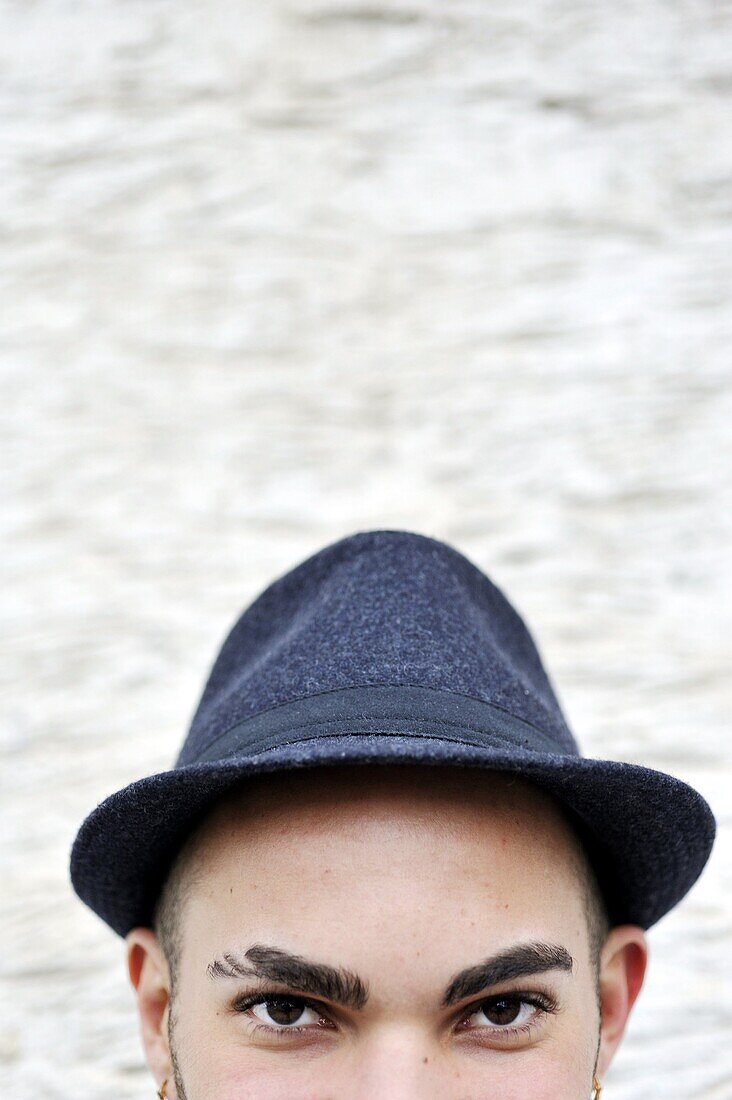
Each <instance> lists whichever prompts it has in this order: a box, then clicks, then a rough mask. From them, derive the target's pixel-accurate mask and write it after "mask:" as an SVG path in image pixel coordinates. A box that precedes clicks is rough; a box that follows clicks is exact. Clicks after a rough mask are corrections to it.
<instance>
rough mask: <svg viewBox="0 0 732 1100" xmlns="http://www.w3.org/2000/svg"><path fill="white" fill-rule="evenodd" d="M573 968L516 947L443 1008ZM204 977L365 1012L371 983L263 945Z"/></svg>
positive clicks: (550, 954) (561, 953)
mask: <svg viewBox="0 0 732 1100" xmlns="http://www.w3.org/2000/svg"><path fill="white" fill-rule="evenodd" d="M573 966H574V962H573V959H572V956H571V955H570V953H569V952H568V951H567V949H566V948H565V947H561V946H560V945H559V944H550V943H519V944H515V945H513V946H512V947H507V948H505V949H504V950H503V951H500V952H499V953H498V954H496V955H491V956H490V957H489V958H487V959H483V960H482V961H481V962H479V963H476V964H475V965H473V966H469V967H466V969H465V970H461V971H459V972H458V973H457V974H455V975H454V976H453V977H452V978H451V979H450V981H449V983H448V985H447V988H446V989H445V993H444V995H443V998H442V1002H441V1004H442V1007H443V1008H448V1007H449V1006H450V1005H453V1004H456V1003H457V1002H458V1001H461V1000H463V998H465V997H470V996H473V995H475V994H476V993H480V992H481V991H482V990H484V989H489V988H490V987H491V986H494V985H498V984H499V983H500V982H508V981H514V980H515V979H517V978H528V977H531V976H532V975H535V974H545V973H547V972H548V971H550V970H563V971H569V972H571V971H572V968H573ZM206 973H207V974H208V976H209V978H211V979H213V980H217V979H220V978H261V979H264V980H266V981H270V982H277V983H278V984H280V985H286V986H289V988H290V989H292V990H297V991H298V992H299V993H307V994H310V995H312V996H315V997H321V998H323V999H324V1000H328V1001H332V1002H333V1003H334V1004H339V1005H342V1006H344V1007H346V1008H353V1009H361V1008H363V1006H364V1005H365V1004H366V1002H367V1000H368V996H369V988H368V982H364V981H362V980H361V978H359V976H358V974H354V973H353V972H352V971H350V970H346V969H344V968H343V967H334V966H328V965H327V964H326V963H316V962H311V961H310V960H308V959H305V958H303V957H302V956H301V955H293V954H290V953H289V952H288V951H282V950H281V949H280V948H277V947H271V946H268V945H267V944H261V943H257V944H254V945H253V946H252V947H250V948H249V949H248V950H247V951H246V952H244V954H243V955H238V954H236V953H234V952H226V953H225V954H224V955H221V956H219V957H218V958H216V959H214V960H213V962H210V963H209V964H208V966H207V967H206Z"/></svg>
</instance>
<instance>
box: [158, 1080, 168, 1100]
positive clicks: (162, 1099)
mask: <svg viewBox="0 0 732 1100" xmlns="http://www.w3.org/2000/svg"><path fill="white" fill-rule="evenodd" d="M167 1087H168V1078H167V1077H166V1078H165V1080H164V1081H163V1083H162V1085H161V1086H160V1088H159V1089H158V1100H165V1098H166V1096H167V1095H168V1094H167V1092H166V1091H165V1090H166V1089H167Z"/></svg>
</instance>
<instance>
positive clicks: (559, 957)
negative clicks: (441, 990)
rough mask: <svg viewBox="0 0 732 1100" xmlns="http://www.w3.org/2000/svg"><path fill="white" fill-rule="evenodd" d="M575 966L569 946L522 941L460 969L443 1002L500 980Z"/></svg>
mask: <svg viewBox="0 0 732 1100" xmlns="http://www.w3.org/2000/svg"><path fill="white" fill-rule="evenodd" d="M573 966H574V962H573V960H572V956H571V955H570V953H569V951H567V949H566V947H560V946H559V945H558V944H553V943H519V944H516V945H515V946H514V947H507V948H506V949H505V951H501V952H499V953H498V954H497V955H492V956H491V957H490V958H488V959H484V960H483V962H479V963H476V965H475V966H469V967H467V969H465V970H461V971H460V973H459V974H456V975H455V976H454V978H453V979H452V980H451V982H450V984H449V985H448V987H447V989H446V990H445V995H444V997H443V998H442V1004H443V1007H445V1008H447V1007H448V1006H449V1005H453V1004H455V1003H456V1002H457V1001H462V999H463V998H464V997H472V996H474V995H475V994H476V993H481V992H482V991H483V990H484V989H490V987H491V986H494V985H498V984H499V982H511V981H515V979H516V978H530V977H531V976H532V975H533V974H546V973H547V971H549V970H569V971H570V972H571V970H572V967H573Z"/></svg>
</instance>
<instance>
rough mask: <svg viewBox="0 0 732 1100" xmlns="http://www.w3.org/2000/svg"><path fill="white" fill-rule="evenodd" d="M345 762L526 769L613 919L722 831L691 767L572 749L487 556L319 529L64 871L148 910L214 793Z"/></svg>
mask: <svg viewBox="0 0 732 1100" xmlns="http://www.w3.org/2000/svg"><path fill="white" fill-rule="evenodd" d="M344 763H352V764H359V763H415V764H426V765H429V764H433V765H434V764H441V765H444V764H450V765H455V766H458V767H472V768H485V769H490V770H497V771H502V772H509V773H514V774H517V775H521V776H524V777H525V778H526V779H529V780H531V781H533V782H534V783H536V784H537V785H538V786H539V787H541V788H543V789H544V790H546V791H548V792H549V793H550V794H551V795H553V796H554V797H555V798H556V799H557V800H558V801H559V803H560V804H561V806H562V807H563V809H564V810H565V812H566V813H567V815H568V816H569V818H570V819H571V821H572V823H573V824H574V826H575V827H576V828H577V830H578V832H579V833H580V834H581V836H582V839H583V841H584V843H585V844H586V846H587V849H588V852H589V854H590V857H591V859H592V861H593V864H594V867H595V870H596V872H597V875H598V879H599V881H600V885H601V887H602V889H603V892H604V895H605V899H606V902H607V906H608V910H609V914H610V917H611V920H612V921H613V922H614V923H626V922H630V923H633V924H639V925H641V927H643V928H648V927H650V925H652V924H654V923H655V922H656V921H658V920H659V918H660V917H662V916H663V915H664V914H665V913H667V912H668V910H669V909H671V908H672V907H673V906H674V905H675V904H676V903H677V902H678V901H680V899H681V898H682V897H683V896H684V895H685V894H686V893H687V891H688V890H689V889H690V888H691V886H692V885H693V884H694V882H695V881H696V879H697V878H698V877H699V875H700V874H701V871H702V869H703V867H704V865H705V863H706V861H707V859H708V857H709V853H710V851H711V848H712V844H713V841H714V834H715V821H714V817H713V815H712V812H711V810H710V808H709V806H708V805H707V803H706V802H705V800H704V799H703V798H702V796H701V795H700V794H698V793H697V792H696V791H695V790H694V789H693V788H691V787H690V786H688V785H687V784H686V783H683V782H681V781H680V780H678V779H675V778H673V777H672V776H670V775H666V774H664V773H663V772H659V771H654V770H652V769H649V768H645V767H641V766H639V765H635V764H627V763H622V762H619V761H611V760H597V759H591V758H587V757H584V756H582V755H581V753H580V750H579V748H578V745H577V742H576V741H575V739H574V737H573V735H572V733H571V731H570V729H569V727H568V725H567V722H566V720H565V717H564V715H563V713H562V710H561V707H560V704H559V702H558V700H557V697H556V694H555V692H554V689H553V687H552V684H551V682H550V680H549V678H548V675H547V672H546V670H545V668H544V666H543V664H542V660H541V657H540V655H539V652H538V649H537V646H536V643H535V642H534V640H533V638H532V636H531V634H530V633H529V630H528V628H527V627H526V624H525V623H524V621H523V619H522V618H521V616H520V615H519V614H518V612H517V611H516V610H515V608H514V607H513V606H512V605H511V603H510V602H509V601H508V599H507V598H506V596H505V595H504V594H503V593H502V592H501V590H500V589H499V588H498V587H497V586H496V585H495V584H494V583H493V582H492V581H491V580H490V579H489V578H488V577H487V576H486V575H485V573H483V572H482V571H481V570H480V569H479V568H478V567H477V566H476V565H474V564H473V563H472V562H471V561H470V560H469V559H468V558H467V557H465V555H463V554H461V553H460V552H459V551H457V550H456V549H455V548H454V547H452V546H450V545H448V544H447V543H445V542H441V541H439V540H437V539H434V538H430V537H428V536H426V535H422V534H418V533H416V532H413V531H403V530H372V531H360V532H357V533H355V534H352V535H349V536H347V537H345V538H342V539H339V540H338V541H337V542H333V543H331V544H330V545H328V546H326V547H324V548H323V549H322V550H320V551H319V552H318V553H316V554H313V555H312V556H311V557H309V558H307V559H306V560H305V561H303V562H301V563H300V564H299V565H297V566H296V567H294V568H293V569H291V570H290V571H289V572H287V573H285V574H284V575H283V576H281V577H279V578H278V579H276V580H274V581H273V582H272V583H271V584H270V585H268V586H267V587H266V588H265V589H264V591H263V592H261V594H260V595H259V596H258V597H257V598H256V599H255V600H254V601H253V603H251V604H250V606H249V607H247V608H246V609H245V610H244V611H243V612H242V614H241V615H240V616H239V618H238V619H237V620H236V622H235V623H234V624H233V626H232V627H231V629H230V631H229V633H228V635H227V636H226V638H225V639H224V642H223V644H222V646H221V649H220V651H219V653H218V655H217V657H216V659H215V661H214V664H213V666H212V668H211V670H210V673H209V676H208V679H207V682H206V684H205V687H204V690H203V694H202V696H201V699H200V702H199V703H198V706H197V708H196V710H195V713H194V715H193V718H192V721H191V724H190V728H189V730H188V733H187V736H186V738H185V741H184V743H183V745H182V748H181V750H180V753H179V754H178V758H177V760H176V761H175V764H174V765H173V767H172V768H171V769H169V770H167V771H163V772H158V773H156V774H155V775H150V776H146V777H144V778H142V779H138V780H136V781H135V782H133V783H131V784H129V785H128V786H126V787H124V788H123V789H122V790H119V791H117V792H115V793H114V794H112V795H110V796H109V797H108V798H106V799H104V801H103V802H101V803H100V804H99V805H98V806H97V807H96V808H95V809H93V810H92V811H91V812H90V813H89V815H88V816H87V817H86V819H85V820H84V821H83V823H82V825H81V827H80V829H79V831H78V833H77V835H76V838H75V840H74V843H73V846H72V850H71V863H70V870H71V881H72V884H73V887H74V889H75V891H76V893H77V894H78V895H79V897H80V898H81V900H82V901H83V902H84V903H85V904H86V905H88V906H89V907H90V908H91V909H92V910H93V911H94V912H95V913H97V914H98V916H99V917H101V919H102V920H103V921H105V922H106V923H107V924H108V925H109V926H110V927H111V928H113V929H114V931H115V932H117V933H118V934H119V935H121V936H124V935H126V933H127V932H128V931H129V930H130V929H131V928H133V927H135V926H136V925H145V926H149V925H150V924H151V923H152V915H153V909H154V905H155V901H156V898H157V896H158V894H159V891H160V888H161V886H162V883H163V881H164V878H165V875H166V872H167V870H168V868H169V867H170V864H171V862H172V860H173V858H174V856H175V854H176V852H177V851H178V849H179V848H180V846H181V844H182V843H183V841H184V840H185V838H186V837H187V836H188V834H189V833H190V831H191V830H192V829H193V828H194V826H195V825H196V824H197V822H198V821H199V820H201V819H202V817H203V816H204V815H205V814H206V812H207V811H208V810H209V809H210V808H211V807H212V805H213V803H214V802H215V800H216V799H217V798H218V797H219V796H220V795H222V794H223V793H224V792H225V791H227V790H229V789H230V788H231V787H232V786H234V785H235V784H238V783H239V782H240V781H241V780H242V778H244V777H246V776H251V775H255V774H257V773H261V772H271V771H281V770H285V769H291V768H304V767H312V766H324V765H329V764H330V765H332V764H344Z"/></svg>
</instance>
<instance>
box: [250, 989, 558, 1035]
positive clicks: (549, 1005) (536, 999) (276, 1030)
mask: <svg viewBox="0 0 732 1100" xmlns="http://www.w3.org/2000/svg"><path fill="white" fill-rule="evenodd" d="M509 997H510V998H511V1000H517V1001H520V1003H521V1004H522V1005H524V1004H530V1005H533V1006H534V1008H537V1009H539V1011H540V1012H542V1013H543V1014H544V1015H549V1014H551V1013H554V1012H556V1011H557V1003H556V1001H555V1000H554V999H553V998H552V997H549V996H548V995H547V994H546V993H539V992H531V993H528V992H523V991H522V990H511V991H510V993H504V994H495V995H494V996H493V997H483V998H482V999H481V1000H479V1001H475V1002H474V1003H473V1004H472V1005H468V1007H467V1008H466V1009H464V1010H463V1015H462V1016H461V1017H460V1020H459V1021H458V1022H459V1023H462V1022H463V1021H464V1020H466V1019H469V1018H470V1017H471V1016H472V1015H473V1014H474V1013H475V1012H478V1011H479V1010H480V1009H481V1008H482V1006H483V1005H484V1004H488V1003H489V1002H490V1001H497V1000H501V999H503V998H509ZM278 1000H280V1001H285V1002H286V1003H287V1004H297V1005H302V1006H303V1007H305V1008H311V1009H312V1010H313V1011H314V1012H317V1013H318V1015H319V1016H322V1017H325V1018H326V1019H328V1015H327V1013H326V1012H325V1010H324V1008H323V1006H322V1005H321V1004H320V1003H319V1002H318V1001H311V1000H308V998H307V997H298V996H295V995H294V994H293V995H292V996H290V995H289V994H286V993H282V992H281V991H280V990H274V989H260V990H259V992H258V993H256V994H249V995H246V994H245V995H243V996H241V997H238V998H237V999H236V1000H235V1001H234V1002H233V1006H232V1007H233V1008H234V1010H235V1011H236V1012H241V1013H244V1012H246V1011H247V1009H249V1008H252V1007H253V1006H254V1005H258V1004H263V1003H267V1002H269V1003H272V1002H276V1001H278ZM535 1024H536V1020H535V1019H531V1020H529V1021H528V1022H527V1023H523V1024H518V1025H517V1026H516V1027H495V1028H465V1029H463V1030H466V1031H475V1030H477V1031H480V1030H484V1031H490V1032H493V1033H494V1034H499V1035H503V1036H508V1038H517V1037H518V1036H524V1035H527V1034H529V1032H531V1031H532V1030H533V1028H534V1026H535ZM314 1030H317V1025H316V1027H315V1028H314V1027H313V1025H312V1024H309V1025H302V1024H299V1025H294V1026H293V1027H286V1026H282V1027H270V1025H269V1024H263V1023H260V1024H258V1025H257V1026H256V1027H255V1028H254V1029H253V1032H252V1034H255V1033H256V1032H261V1031H264V1032H266V1033H267V1034H268V1035H271V1036H275V1037H276V1038H278V1039H285V1038H286V1037H287V1036H289V1035H301V1034H303V1033H305V1032H312V1031H314Z"/></svg>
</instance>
